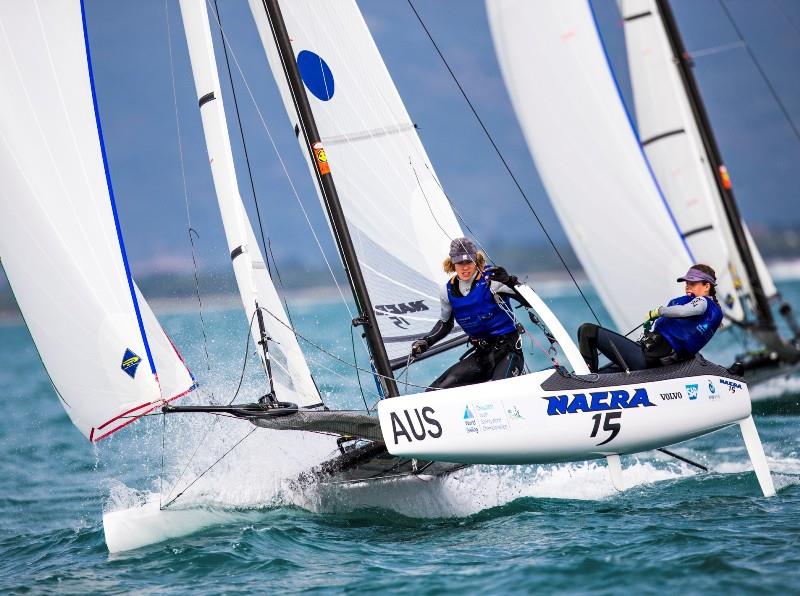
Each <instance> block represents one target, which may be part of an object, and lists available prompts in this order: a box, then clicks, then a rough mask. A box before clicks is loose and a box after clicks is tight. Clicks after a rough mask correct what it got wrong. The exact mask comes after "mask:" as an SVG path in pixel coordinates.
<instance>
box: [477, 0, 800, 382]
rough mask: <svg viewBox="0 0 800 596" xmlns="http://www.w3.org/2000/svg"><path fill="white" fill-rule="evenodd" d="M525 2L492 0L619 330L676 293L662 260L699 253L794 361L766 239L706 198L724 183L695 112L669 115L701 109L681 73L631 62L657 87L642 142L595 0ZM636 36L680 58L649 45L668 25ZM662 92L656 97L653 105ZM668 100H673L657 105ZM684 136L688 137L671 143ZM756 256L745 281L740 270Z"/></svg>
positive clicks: (522, 96)
mask: <svg viewBox="0 0 800 596" xmlns="http://www.w3.org/2000/svg"><path fill="white" fill-rule="evenodd" d="M522 4H523V3H513V2H494V3H490V4H489V5H488V6H489V16H490V22H491V23H492V29H493V36H494V39H495V44H496V47H497V52H498V56H499V59H500V63H501V66H502V68H503V72H504V75H505V78H506V83H507V86H508V88H509V91H510V94H511V96H512V101H513V102H514V104H515V107H516V110H517V114H518V117H519V118H520V120H521V122H522V125H523V130H524V132H525V135H526V139H527V141H528V144H529V147H530V148H531V152H532V153H533V155H534V160H535V161H536V164H537V169H538V170H539V173H540V175H541V177H542V179H543V181H544V184H545V186H546V188H547V190H548V194H549V196H550V199H551V201H552V202H553V203H554V206H555V207H556V210H557V212H558V214H559V217H560V218H561V221H562V224H563V225H564V228H565V230H566V231H567V234H568V236H569V237H570V240H571V243H572V245H573V246H574V247H575V249H576V252H577V253H578V256H579V258H580V259H581V262H582V263H583V265H584V268H585V270H586V271H587V273H588V275H589V277H590V279H591V280H592V282H593V284H594V285H595V287H596V288H597V289H598V293H599V294H600V297H601V299H602V300H603V302H604V304H605V305H606V306H607V308H608V309H609V311H610V313H611V315H612V318H613V319H614V321H615V323H616V325H617V328H618V330H619V331H621V332H622V333H626V332H629V330H634V329H635V328H636V327H637V326H638V325H639V324H640V323H641V319H642V314H641V313H642V312H647V310H648V309H649V307H647V306H646V304H660V303H662V302H663V301H664V300H665V299H666V298H665V297H668V296H671V295H673V294H674V293H675V289H674V288H675V285H674V277H675V276H673V275H669V274H665V271H670V272H672V271H678V272H681V271H683V270H684V269H685V268H687V267H688V265H690V264H691V263H693V262H708V263H710V264H711V265H712V266H714V267H715V268H716V269H717V271H719V272H720V275H719V278H720V294H721V296H720V297H721V299H722V300H721V301H722V303H723V305H724V308H725V309H727V310H726V314H727V315H728V317H729V318H730V319H731V320H733V321H743V320H745V319H746V318H747V316H748V315H747V314H746V312H749V311H751V310H752V311H753V312H755V313H756V314H757V315H758V317H759V321H760V323H759V324H758V325H751V326H750V327H749V328H750V329H751V331H752V332H753V334H754V335H755V336H756V337H758V338H760V339H762V340H764V341H766V343H767V345H768V346H771V347H770V348H769V353H770V354H772V356H773V358H772V360H773V362H774V361H777V360H779V359H780V358H779V354H782V355H783V358H782V359H783V362H784V364H785V365H786V366H787V367H791V366H792V365H793V364H794V363H796V362H797V359H796V357H797V356H798V355H800V354H798V353H797V350H796V348H794V347H793V346H792V345H791V344H788V343H785V342H784V341H783V340H781V339H780V337H779V336H777V333H776V331H775V325H774V322H773V320H772V316H771V314H769V312H768V311H769V307H768V306H767V303H766V295H765V290H764V289H763V288H764V287H766V288H767V290H766V291H767V292H774V285H773V284H772V282H771V279H770V278H769V275H768V273H767V272H766V268H765V267H764V265H763V260H762V259H761V258H760V256H759V255H758V252H757V250H756V251H755V252H750V255H752V256H749V255H745V256H743V251H744V252H746V251H749V250H750V249H751V248H752V247H753V246H754V245H753V244H752V241H751V240H749V235H748V234H747V233H746V230H745V229H744V228H743V227H742V225H741V222H740V220H739V216H738V212H737V213H735V214H733V215H732V214H730V213H727V212H726V211H725V210H724V209H723V204H722V201H721V199H720V196H719V195H718V194H715V198H714V200H713V201H712V200H711V199H710V198H709V199H706V200H703V199H700V198H698V195H701V194H702V193H703V192H705V193H706V195H709V196H710V193H712V192H714V193H717V192H718V189H719V192H722V191H724V190H725V189H724V187H723V182H721V181H720V182H719V184H717V183H716V182H715V178H716V176H715V175H714V174H713V172H712V171H711V170H710V169H709V167H708V163H709V162H710V158H709V157H708V155H707V154H703V155H700V153H701V150H702V142H701V139H700V133H699V132H698V129H697V126H696V125H695V124H692V125H691V127H690V124H689V123H688V122H689V121H688V120H685V121H684V120H681V122H680V123H678V124H675V123H672V124H671V125H669V126H667V125H666V124H664V121H665V120H668V119H669V118H670V117H671V116H670V115H671V114H672V117H673V118H678V117H679V115H680V114H683V115H684V117H685V119H689V118H691V117H692V114H691V110H690V105H689V103H688V102H687V101H686V96H685V94H684V95H680V100H679V99H678V95H679V94H678V92H677V91H676V85H677V83H678V82H677V80H676V79H677V73H672V72H671V71H670V72H669V73H665V74H662V76H658V75H654V73H653V72H652V68H651V69H650V70H648V71H646V72H640V71H641V70H642V68H641V67H640V68H639V69H638V70H637V69H636V68H634V76H633V82H634V90H635V91H637V90H638V89H639V88H644V89H645V91H646V92H647V93H648V94H647V96H645V97H643V95H644V93H643V92H640V93H639V94H638V95H637V106H638V105H639V104H643V105H644V106H645V107H643V108H642V114H641V115H640V118H643V119H644V127H645V128H644V131H645V132H647V133H650V134H649V136H647V135H644V132H643V133H642V134H643V135H644V136H643V137H642V141H641V146H640V141H639V138H638V136H637V133H638V131H637V130H636V127H635V126H634V124H633V122H632V121H631V119H630V116H629V115H628V113H627V112H626V110H625V106H624V103H623V101H622V95H621V92H620V90H619V88H618V87H617V85H616V81H615V79H614V76H613V72H612V71H611V66H610V64H609V60H608V56H607V54H606V53H605V50H604V48H603V45H602V38H601V36H600V34H599V30H598V29H597V24H596V21H595V17H594V14H593V12H592V7H591V4H590V3H588V2H587V3H583V2H581V3H574V4H572V5H570V6H569V7H564V6H560V5H558V6H557V5H556V3H551V4H548V3H542V4H541V5H537V7H536V8H534V7H532V6H523V5H522ZM637 7H638V8H642V6H640V5H637ZM638 8H637V10H636V11H632V12H631V14H630V16H628V17H627V19H628V20H627V22H628V25H626V27H628V28H631V27H633V26H634V23H637V24H638V22H642V21H646V20H647V19H646V18H642V17H643V15H649V14H650V11H647V10H638ZM653 10H655V8H654V9H653ZM637 15H639V16H637ZM534 22H535V23H537V26H536V29H535V30H536V35H529V34H527V33H526V26H527V27H532V26H533V23H534ZM627 30H628V29H626V31H627ZM637 35H638V36H637V37H635V40H636V41H637V42H639V43H640V44H647V46H646V48H645V49H644V50H641V49H640V50H639V53H640V54H641V53H644V54H645V55H646V56H647V60H648V61H650V62H653V61H655V60H657V59H659V60H660V62H659V64H661V65H662V68H664V69H666V68H668V65H669V64H671V59H669V58H668V57H666V56H661V55H659V54H658V53H657V52H654V51H653V49H652V47H651V46H652V45H653V44H654V43H655V42H654V41H653V39H654V38H655V39H657V40H660V39H661V38H663V36H664V34H663V32H661V34H660V35H661V38H659V37H658V36H657V35H655V33H653V32H652V31H637ZM662 45H666V39H665V38H664V39H663V44H662ZM659 47H661V46H659ZM636 51H637V50H636V48H634V49H632V50H631V52H633V53H635V52H636ZM654 54H655V56H654ZM637 56H638V54H637ZM670 77H672V79H671V78H670ZM654 80H655V81H656V83H657V84H658V85H661V86H665V85H667V82H668V81H672V86H671V87H669V89H668V90H664V89H660V88H658V87H654V85H655V84H656V83H654V82H653V81H654ZM637 83H638V84H637ZM681 89H682V87H681ZM682 93H683V92H682ZM648 100H650V102H648ZM656 100H658V102H659V103H657V104H654V103H653V102H655V101H656ZM663 105H667V106H669V109H660V108H659V107H658V106H663ZM637 113H639V111H638V110H637ZM556 114H557V116H556ZM648 118H650V120H648ZM654 119H656V120H657V119H660V120H661V126H660V127H659V128H657V129H652V130H651V128H652V126H654V125H653V124H652V122H651V121H652V120H654ZM692 122H693V121H692ZM648 127H650V128H648ZM684 131H688V132H686V133H685V134H683V133H684ZM677 133H681V134H677ZM681 142H682V143H688V145H682V146H681V147H680V148H675V147H673V148H672V149H671V150H669V151H668V150H667V149H665V148H664V147H665V146H666V145H667V144H668V143H681ZM642 147H644V150H643V149H642ZM687 155H690V156H694V155H697V156H698V157H696V158H690V159H689V161H690V162H691V163H690V164H689V165H686V164H677V163H675V160H676V159H678V160H686V159H687V157H686V156H687ZM653 158H655V162H653ZM670 159H671V160H672V161H670ZM653 163H655V164H656V165H655V166H654V165H652V164H653ZM676 172H678V173H679V176H676ZM692 177H694V178H692ZM689 178H692V179H693V180H694V182H693V184H694V188H693V189H692V188H687V187H690V186H691V184H690V183H689V182H687V179H689ZM662 179H663V180H665V181H666V183H667V186H666V190H665V187H664V186H663V185H662V183H661V181H662ZM720 180H721V179H720ZM726 221H727V222H728V223H727V224H726ZM730 222H733V223H737V222H739V229H740V233H739V236H740V242H739V243H738V244H737V243H736V242H734V240H733V239H732V238H733V232H731V231H730V230H731V228H730V226H733V223H730ZM712 230H713V231H712ZM725 230H728V231H727V232H726V231H725ZM747 256H749V259H750V260H749V263H750V265H749V270H751V274H750V275H749V279H750V280H751V283H749V284H748V285H746V284H745V283H744V282H743V281H742V279H741V278H742V275H741V274H740V273H739V271H741V270H743V269H745V267H744V265H741V263H742V262H743V261H742V259H745V257H747ZM737 263H738V264H739V265H737ZM762 279H763V280H765V282H764V284H762V283H761V280H762ZM758 296H761V298H758ZM742 300H744V301H745V304H744V305H743V303H742ZM759 305H760V306H759ZM759 313H762V314H759ZM761 328H763V330H764V331H763V332H762V331H761V330H760V329H761ZM767 360H769V358H767ZM771 372H772V374H781V373H784V372H786V368H783V367H777V366H775V367H772V369H771ZM759 378H763V377H762V376H761V375H759Z"/></svg>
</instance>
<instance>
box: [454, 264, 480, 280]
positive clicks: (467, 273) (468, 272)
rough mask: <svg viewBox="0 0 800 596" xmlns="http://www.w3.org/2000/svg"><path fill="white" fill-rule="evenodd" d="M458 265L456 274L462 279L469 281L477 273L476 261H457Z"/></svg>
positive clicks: (456, 265)
mask: <svg viewBox="0 0 800 596" xmlns="http://www.w3.org/2000/svg"><path fill="white" fill-rule="evenodd" d="M455 267H456V275H458V279H460V280H461V281H468V280H469V278H470V277H472V275H473V274H474V273H475V269H476V268H477V267H476V265H475V263H473V262H472V261H463V262H461V263H455Z"/></svg>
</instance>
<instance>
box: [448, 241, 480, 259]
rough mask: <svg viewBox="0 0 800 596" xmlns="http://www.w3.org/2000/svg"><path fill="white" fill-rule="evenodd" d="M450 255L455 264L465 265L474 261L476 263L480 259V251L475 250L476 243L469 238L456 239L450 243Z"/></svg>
mask: <svg viewBox="0 0 800 596" xmlns="http://www.w3.org/2000/svg"><path fill="white" fill-rule="evenodd" d="M449 254H450V260H451V261H453V263H463V262H464V261H472V262H473V263H474V262H476V261H477V259H478V249H477V248H475V243H474V242H473V241H472V240H470V239H469V238H454V239H453V241H452V242H450V253H449Z"/></svg>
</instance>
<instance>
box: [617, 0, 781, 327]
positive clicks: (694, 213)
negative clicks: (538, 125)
mask: <svg viewBox="0 0 800 596" xmlns="http://www.w3.org/2000/svg"><path fill="white" fill-rule="evenodd" d="M620 7H621V11H622V14H623V17H624V22H625V41H626V46H627V54H628V65H629V67H630V73H631V86H632V88H633V96H634V103H635V106H636V116H637V123H638V127H639V132H640V138H641V139H642V146H643V147H644V148H645V151H646V153H647V156H648V160H649V161H650V163H651V164H652V166H653V169H654V171H655V173H656V176H657V177H658V180H659V182H660V184H661V185H662V188H663V189H664V194H665V196H666V199H667V201H668V202H669V204H670V205H671V207H672V209H673V211H674V212H675V213H676V217H677V218H678V221H679V223H680V225H681V228H682V229H684V230H690V231H691V232H693V233H685V234H684V237H686V238H687V240H688V242H689V243H690V245H691V247H692V249H693V251H694V253H695V255H696V257H697V260H699V261H700V262H703V263H707V264H709V265H711V266H712V267H713V268H714V269H715V270H716V272H717V293H718V295H719V297H720V304H721V305H722V307H723V309H724V311H725V314H726V315H727V316H728V317H730V318H732V319H734V320H737V321H743V320H744V319H745V317H746V310H745V308H744V304H743V303H742V299H745V300H748V301H750V304H751V305H754V304H755V300H754V297H753V289H752V287H751V284H750V280H749V279H748V276H747V274H746V269H745V266H744V262H743V260H742V256H741V255H740V253H739V249H738V247H737V245H736V240H735V237H734V233H733V230H732V229H731V225H730V223H729V221H728V219H727V217H726V215H725V212H724V208H723V201H722V197H721V196H720V194H719V190H718V184H717V181H716V180H715V176H716V173H715V172H714V171H712V168H711V167H710V164H711V163H712V161H711V159H710V157H709V155H708V152H707V150H706V148H705V146H704V143H703V139H702V136H701V131H700V129H699V125H698V123H697V121H696V119H695V117H694V115H693V111H692V107H691V105H690V101H689V98H688V97H687V92H686V90H685V89H684V84H683V82H682V80H681V76H680V72H679V69H678V66H677V63H676V60H677V59H676V56H675V53H674V51H673V49H672V47H671V44H670V41H669V38H668V35H667V33H666V29H665V24H664V20H663V19H664V17H663V15H662V14H661V12H660V10H659V8H658V6H657V4H656V2H654V0H620ZM642 12H647V13H648V14H649V16H650V18H647V19H632V18H629V17H630V16H633V15H636V14H640V13H642ZM677 132H680V133H681V134H677ZM654 140H657V141H658V142H654ZM699 231H710V233H707V234H699V233H697V232H699ZM695 234H696V235H695ZM745 235H746V236H747V235H748V233H747V232H745ZM748 243H749V245H750V250H751V252H752V253H753V260H754V261H755V263H756V270H757V272H758V276H759V278H760V280H761V283H762V285H763V286H764V287H765V293H766V294H767V295H768V296H769V295H771V291H772V288H774V284H773V282H772V280H771V278H770V276H769V273H768V272H767V271H766V268H765V267H759V266H758V263H759V261H762V259H761V256H760V254H759V253H758V249H757V248H756V247H755V245H754V244H753V243H752V242H748Z"/></svg>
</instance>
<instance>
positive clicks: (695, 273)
mask: <svg viewBox="0 0 800 596" xmlns="http://www.w3.org/2000/svg"><path fill="white" fill-rule="evenodd" d="M678 281H706V282H708V283H710V284H711V285H712V286H715V285H717V279H716V278H715V277H714V276H713V275H709V274H708V273H706V272H705V271H700V270H699V269H695V268H694V267H692V268H691V269H689V271H687V272H686V275H684V276H683V277H679V278H678Z"/></svg>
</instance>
